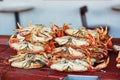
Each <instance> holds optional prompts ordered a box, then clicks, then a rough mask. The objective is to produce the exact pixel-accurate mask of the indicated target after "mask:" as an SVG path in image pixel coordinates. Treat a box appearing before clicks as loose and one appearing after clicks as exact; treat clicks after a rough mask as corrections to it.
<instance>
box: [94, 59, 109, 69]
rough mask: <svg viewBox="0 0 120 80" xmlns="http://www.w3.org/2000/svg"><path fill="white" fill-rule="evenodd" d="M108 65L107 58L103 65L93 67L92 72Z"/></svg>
mask: <svg viewBox="0 0 120 80" xmlns="http://www.w3.org/2000/svg"><path fill="white" fill-rule="evenodd" d="M108 63H109V57H108V58H107V60H105V61H104V62H103V63H101V64H98V65H97V66H95V67H94V68H93V71H94V70H100V69H102V68H105V67H107V65H108Z"/></svg>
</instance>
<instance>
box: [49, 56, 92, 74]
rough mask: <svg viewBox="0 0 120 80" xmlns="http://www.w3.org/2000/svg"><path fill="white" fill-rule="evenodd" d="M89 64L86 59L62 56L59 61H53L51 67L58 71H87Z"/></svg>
mask: <svg viewBox="0 0 120 80" xmlns="http://www.w3.org/2000/svg"><path fill="white" fill-rule="evenodd" d="M89 67H90V66H89V64H88V63H87V62H86V61H84V60H79V59H76V60H70V59H66V58H62V59H60V60H59V61H57V62H55V63H53V64H52V65H51V66H50V68H51V69H54V70H58V71H67V72H68V71H77V72H78V71H87V70H88V69H89Z"/></svg>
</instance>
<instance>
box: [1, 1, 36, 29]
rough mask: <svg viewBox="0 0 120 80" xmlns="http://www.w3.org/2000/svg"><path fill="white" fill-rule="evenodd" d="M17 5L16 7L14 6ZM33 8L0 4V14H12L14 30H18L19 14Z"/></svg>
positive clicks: (25, 5) (24, 5)
mask: <svg viewBox="0 0 120 80" xmlns="http://www.w3.org/2000/svg"><path fill="white" fill-rule="evenodd" d="M16 4H17V5H16ZM33 8H34V7H33V6H31V5H27V4H23V3H19V4H18V3H15V2H14V3H6V2H2V5H1V6H0V12H2V13H14V16H15V24H16V29H17V28H18V25H17V23H20V16H19V13H20V12H26V11H30V10H32V9H33Z"/></svg>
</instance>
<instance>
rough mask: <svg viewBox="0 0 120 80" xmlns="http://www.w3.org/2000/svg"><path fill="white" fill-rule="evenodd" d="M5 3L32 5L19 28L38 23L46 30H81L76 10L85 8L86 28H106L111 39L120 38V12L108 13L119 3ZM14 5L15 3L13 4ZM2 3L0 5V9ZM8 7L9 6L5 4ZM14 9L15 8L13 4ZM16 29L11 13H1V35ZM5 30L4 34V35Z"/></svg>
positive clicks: (98, 0)
mask: <svg viewBox="0 0 120 80" xmlns="http://www.w3.org/2000/svg"><path fill="white" fill-rule="evenodd" d="M5 1H6V2H7V3H10V4H14V3H16V2H18V4H19V3H21V1H22V3H24V4H31V5H33V6H35V9H34V10H32V11H28V12H22V13H20V20H21V24H22V25H24V26H27V22H28V21H30V20H32V21H33V24H36V23H41V24H44V25H46V26H49V25H50V22H54V23H56V24H58V25H60V26H61V25H62V24H64V23H71V24H72V25H71V26H73V27H79V26H81V25H82V24H81V19H80V15H79V8H80V7H81V6H83V5H87V6H88V13H87V15H86V16H87V22H88V25H89V26H91V25H98V24H103V25H109V26H110V34H111V35H112V36H113V37H120V31H119V30H120V27H119V26H120V12H116V11H113V10H111V7H112V6H114V5H117V4H120V0H96V1H95V0H92V1H90V0H86V1H83V0H80V1H49V0H31V1H30V0H19V1H18V0H5ZM13 1H14V2H13ZM1 4H2V2H0V5H1ZM8 5H9V4H8ZM16 7H17V4H16ZM14 28H15V23H14V15H13V14H11V13H8V14H7V13H0V34H13V32H12V30H13V29H14ZM4 30H6V31H4Z"/></svg>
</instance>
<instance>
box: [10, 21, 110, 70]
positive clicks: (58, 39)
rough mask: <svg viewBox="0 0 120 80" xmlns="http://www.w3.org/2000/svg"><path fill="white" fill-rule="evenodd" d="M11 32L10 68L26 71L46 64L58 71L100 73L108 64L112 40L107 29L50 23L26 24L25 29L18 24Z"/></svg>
mask: <svg viewBox="0 0 120 80" xmlns="http://www.w3.org/2000/svg"><path fill="white" fill-rule="evenodd" d="M18 25H19V24H18ZM14 31H15V32H16V33H17V34H16V35H12V36H11V38H10V47H11V48H13V49H15V50H17V55H15V56H12V57H11V58H10V59H9V60H8V61H9V63H11V66H13V67H18V68H25V69H30V68H40V67H42V66H43V65H47V66H49V67H50V68H51V69H54V70H58V71H66V72H72V71H76V72H81V71H96V70H100V69H102V68H105V67H107V65H108V63H109V56H108V50H109V49H111V48H112V42H111V39H112V37H111V36H110V35H108V33H107V27H106V28H105V29H103V28H102V27H99V28H95V29H93V30H91V29H86V28H85V27H80V28H70V26H69V25H68V24H64V25H63V26H62V27H59V26H58V25H56V24H54V23H52V24H51V28H47V27H45V26H43V25H41V24H37V25H31V24H29V25H28V27H27V28H24V27H23V26H21V25H19V29H16V30H14Z"/></svg>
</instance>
